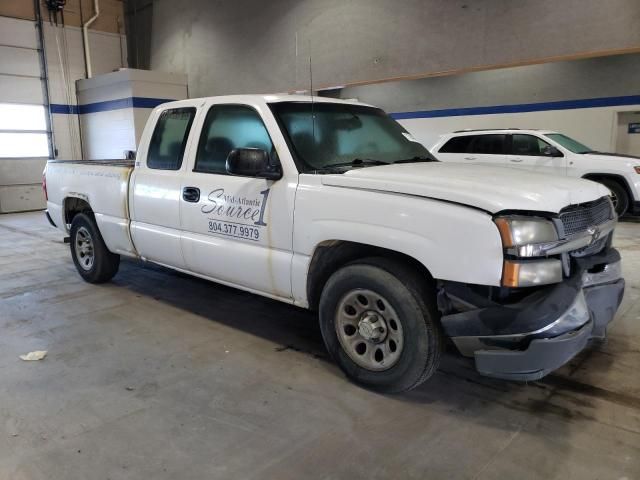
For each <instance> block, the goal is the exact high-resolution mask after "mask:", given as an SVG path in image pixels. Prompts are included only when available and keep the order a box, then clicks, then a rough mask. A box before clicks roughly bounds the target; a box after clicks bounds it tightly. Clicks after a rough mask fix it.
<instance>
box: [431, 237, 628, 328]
mask: <svg viewBox="0 0 640 480" xmlns="http://www.w3.org/2000/svg"><path fill="white" fill-rule="evenodd" d="M618 261H620V253H619V252H618V251H617V250H616V249H614V248H611V249H609V250H607V251H605V252H602V253H599V254H596V255H592V256H589V257H584V258H581V259H577V260H576V264H577V266H578V268H577V269H575V270H576V271H575V272H574V274H573V275H572V276H571V277H569V278H568V279H566V280H565V281H564V282H562V283H558V284H556V285H551V286H549V287H545V288H542V289H540V290H537V291H536V292H534V293H533V294H531V295H530V296H528V297H526V298H525V299H524V300H522V301H521V302H518V303H514V304H510V305H501V304H494V305H491V306H488V307H486V308H478V309H474V310H470V311H466V312H462V313H454V314H450V315H443V316H442V318H441V324H442V327H443V329H444V331H445V333H446V334H447V335H448V336H449V337H491V336H501V335H519V334H522V333H527V332H533V331H536V330H539V329H541V328H544V327H546V326H547V325H549V324H550V323H553V322H554V321H555V320H557V319H558V317H559V316H560V315H562V314H563V313H564V312H566V311H567V310H568V309H569V308H570V307H571V305H572V304H573V303H574V301H575V299H576V297H577V295H578V293H579V292H580V290H581V288H582V274H583V272H584V271H585V270H588V269H590V268H591V267H593V266H595V265H600V264H613V263H616V262H618Z"/></svg>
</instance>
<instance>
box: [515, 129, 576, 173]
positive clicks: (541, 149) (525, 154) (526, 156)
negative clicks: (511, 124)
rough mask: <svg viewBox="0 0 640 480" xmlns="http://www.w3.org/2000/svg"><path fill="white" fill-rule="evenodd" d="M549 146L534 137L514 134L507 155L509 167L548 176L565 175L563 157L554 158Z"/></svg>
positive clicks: (564, 160)
mask: <svg viewBox="0 0 640 480" xmlns="http://www.w3.org/2000/svg"><path fill="white" fill-rule="evenodd" d="M553 150H554V149H553V148H552V147H551V145H550V144H549V143H547V142H545V141H544V140H542V139H541V138H538V137H536V136H535V135H530V134H524V133H514V134H513V135H512V136H511V148H510V152H509V155H507V159H508V163H509V165H510V166H513V167H519V168H523V169H526V170H531V171H533V172H538V173H546V174H549V175H556V176H557V175H562V176H564V175H566V174H567V170H566V159H565V158H564V156H557V157H554V156H553V155H552V152H553Z"/></svg>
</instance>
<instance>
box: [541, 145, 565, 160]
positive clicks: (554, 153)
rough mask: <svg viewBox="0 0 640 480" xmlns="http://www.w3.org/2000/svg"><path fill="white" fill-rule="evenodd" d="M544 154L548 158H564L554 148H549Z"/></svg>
mask: <svg viewBox="0 0 640 480" xmlns="http://www.w3.org/2000/svg"><path fill="white" fill-rule="evenodd" d="M545 154H546V155H547V156H548V157H564V155H563V154H562V152H561V151H560V150H558V149H557V148H556V147H551V146H550V147H548V148H547V150H546V152H545Z"/></svg>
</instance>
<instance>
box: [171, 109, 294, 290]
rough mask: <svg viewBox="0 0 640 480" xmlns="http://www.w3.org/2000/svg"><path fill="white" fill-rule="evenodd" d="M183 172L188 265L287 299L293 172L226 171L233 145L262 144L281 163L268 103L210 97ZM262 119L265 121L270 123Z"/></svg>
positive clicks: (277, 135) (184, 247)
mask: <svg viewBox="0 0 640 480" xmlns="http://www.w3.org/2000/svg"><path fill="white" fill-rule="evenodd" d="M201 117H202V118H200V119H199V120H198V131H200V132H201V133H200V137H199V139H198V141H197V142H194V147H195V146H197V148H194V149H193V150H194V151H192V152H191V154H190V159H189V171H188V172H187V173H186V174H185V175H184V178H183V182H182V194H181V196H180V204H181V207H180V211H181V217H182V228H183V233H182V235H183V236H182V250H183V253H184V257H185V262H186V265H187V268H188V270H190V271H191V272H194V273H196V274H199V275H203V276H206V277H208V278H211V279H214V280H216V281H219V282H222V283H227V284H231V285H234V286H240V287H244V288H247V289H250V290H254V291H258V292H262V293H266V294H267V295H271V296H276V297H281V298H282V297H284V298H291V259H292V230H293V202H294V199H295V191H296V187H297V172H296V173H295V174H293V172H289V173H290V175H289V179H290V180H291V181H287V172H286V171H285V172H284V177H283V178H282V179H280V180H267V179H264V178H252V177H241V176H232V175H229V174H227V170H226V160H227V156H228V155H229V153H230V152H231V150H233V149H235V148H260V149H263V150H265V151H267V152H268V153H269V155H270V156H271V160H272V161H275V162H278V161H279V160H278V155H277V151H276V148H275V145H276V144H280V145H285V143H284V139H283V138H282V134H281V133H280V130H279V129H278V128H277V126H276V123H275V119H274V118H273V115H272V114H271V112H270V111H269V110H268V108H267V106H266V104H264V105H261V104H256V105H244V104H243V105H239V104H229V103H214V104H212V105H210V106H209V107H208V108H205V109H203V114H202V116H201ZM265 119H266V120H267V121H268V122H270V125H271V128H269V129H268V128H267V125H266V124H265Z"/></svg>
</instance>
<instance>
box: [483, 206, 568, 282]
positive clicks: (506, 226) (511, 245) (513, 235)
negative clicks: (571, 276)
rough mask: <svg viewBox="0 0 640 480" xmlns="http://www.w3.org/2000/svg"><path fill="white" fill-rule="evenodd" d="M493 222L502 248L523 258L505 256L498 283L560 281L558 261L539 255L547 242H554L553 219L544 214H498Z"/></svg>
mask: <svg viewBox="0 0 640 480" xmlns="http://www.w3.org/2000/svg"><path fill="white" fill-rule="evenodd" d="M494 221H495V223H496V225H497V227H498V231H499V232H500V237H501V238H502V245H503V247H504V249H505V252H506V253H507V254H508V255H510V256H513V257H518V258H524V259H526V260H505V262H504V266H503V269H502V285H503V286H505V287H533V286H536V285H547V284H550V283H558V282H561V281H562V262H561V261H560V260H559V259H557V258H540V259H535V260H534V259H532V258H531V257H542V256H544V255H545V254H544V252H545V251H546V250H547V249H548V247H549V245H550V244H555V243H557V242H558V232H557V230H556V227H555V226H554V224H553V222H551V221H549V220H546V219H544V218H538V217H525V216H506V217H498V218H496V219H495V220H494Z"/></svg>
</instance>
